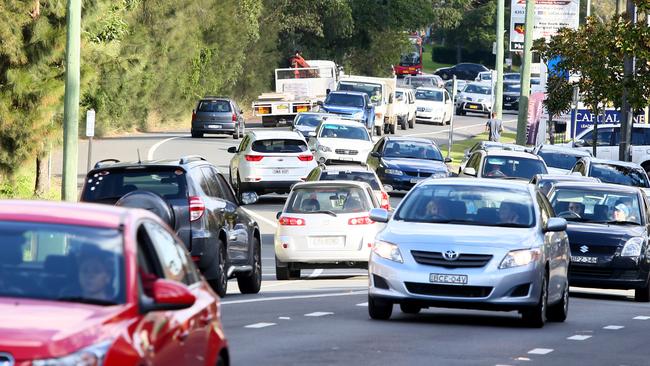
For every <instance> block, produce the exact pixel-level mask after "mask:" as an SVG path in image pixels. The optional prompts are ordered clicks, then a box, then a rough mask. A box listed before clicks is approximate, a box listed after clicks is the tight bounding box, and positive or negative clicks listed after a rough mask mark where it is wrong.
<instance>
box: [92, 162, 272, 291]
mask: <svg viewBox="0 0 650 366" xmlns="http://www.w3.org/2000/svg"><path fill="white" fill-rule="evenodd" d="M113 162H114V163H113V164H106V163H105V162H99V163H97V164H96V165H95V168H94V169H92V170H91V171H89V172H88V174H87V176H86V181H85V184H84V187H83V189H82V192H81V201H83V202H95V203H104V204H110V205H113V204H118V205H122V206H128V207H140V208H146V209H150V210H154V211H155V212H156V213H158V214H159V216H161V217H163V219H164V220H165V221H167V223H168V224H169V225H170V227H172V229H173V230H174V231H175V232H176V234H177V235H178V236H179V237H180V238H181V240H183V242H184V243H185V246H186V247H187V249H188V250H189V251H190V253H191V255H192V260H194V262H195V263H196V265H197V266H198V267H199V269H200V270H201V272H202V273H203V275H204V276H205V278H206V279H207V280H208V283H210V285H211V286H212V288H213V289H214V290H215V291H216V292H217V293H218V294H219V296H224V295H225V294H226V290H227V285H228V278H230V277H236V278H237V283H238V284H239V289H240V291H241V292H242V293H257V292H259V290H260V285H261V281H262V273H261V268H262V267H261V248H260V243H261V241H260V239H261V236H260V229H259V227H258V225H257V223H256V222H255V221H254V220H253V219H252V218H251V217H250V216H249V215H248V214H247V213H246V212H245V211H244V210H242V209H241V208H240V202H239V201H238V200H237V198H236V196H235V193H234V192H233V189H232V187H231V186H230V184H229V183H228V181H227V180H226V179H225V178H224V177H223V175H222V174H221V173H220V172H219V170H218V169H217V167H215V166H214V165H212V164H210V163H209V162H207V161H206V160H205V159H204V158H202V157H199V156H190V157H184V158H181V159H179V160H157V161H145V162H135V163H120V162H118V161H113Z"/></svg>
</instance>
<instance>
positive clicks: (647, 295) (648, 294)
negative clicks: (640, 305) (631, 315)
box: [634, 281, 650, 302]
mask: <svg viewBox="0 0 650 366" xmlns="http://www.w3.org/2000/svg"><path fill="white" fill-rule="evenodd" d="M634 301H636V302H650V281H648V284H647V285H646V286H645V287H644V288H638V289H636V290H634Z"/></svg>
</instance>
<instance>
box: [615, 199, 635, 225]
mask: <svg viewBox="0 0 650 366" xmlns="http://www.w3.org/2000/svg"><path fill="white" fill-rule="evenodd" d="M630 220H631V218H630V209H629V208H628V207H627V206H626V205H625V204H624V203H619V204H618V205H616V206H614V221H630Z"/></svg>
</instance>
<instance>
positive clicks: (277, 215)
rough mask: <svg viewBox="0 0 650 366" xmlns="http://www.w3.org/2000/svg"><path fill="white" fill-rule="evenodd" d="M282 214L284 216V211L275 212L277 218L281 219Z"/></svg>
mask: <svg viewBox="0 0 650 366" xmlns="http://www.w3.org/2000/svg"><path fill="white" fill-rule="evenodd" d="M280 216H282V211H280V212H278V213H276V214H275V219H276V220H280Z"/></svg>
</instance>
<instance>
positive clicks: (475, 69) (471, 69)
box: [434, 63, 490, 80]
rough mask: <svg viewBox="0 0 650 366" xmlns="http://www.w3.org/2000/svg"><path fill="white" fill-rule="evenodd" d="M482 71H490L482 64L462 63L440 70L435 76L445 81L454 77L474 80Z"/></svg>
mask: <svg viewBox="0 0 650 366" xmlns="http://www.w3.org/2000/svg"><path fill="white" fill-rule="evenodd" d="M482 71H490V70H489V69H488V68H487V67H485V66H483V65H480V64H472V63H461V64H458V65H454V66H452V67H444V68H441V69H438V70H436V71H435V72H434V74H435V75H438V76H440V77H441V78H442V79H443V80H449V79H452V78H453V76H454V75H456V79H461V80H474V79H476V76H478V73H479V72H482Z"/></svg>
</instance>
